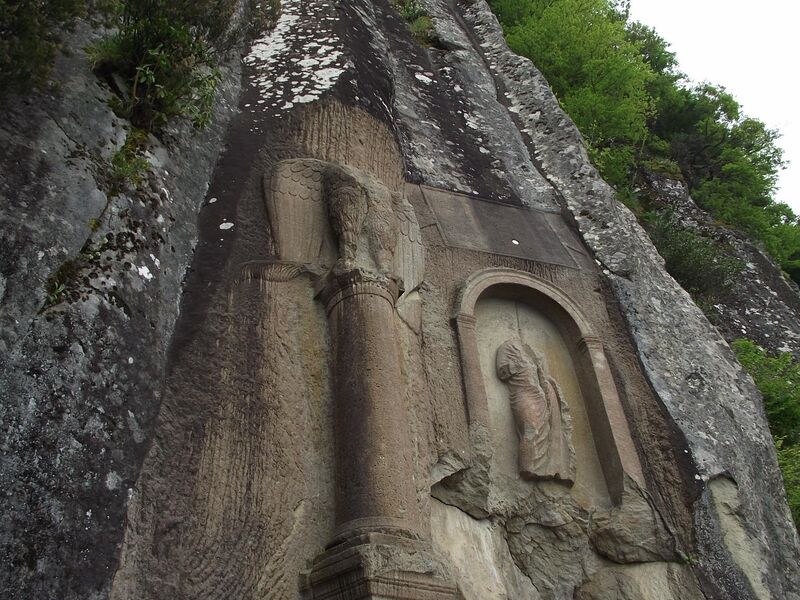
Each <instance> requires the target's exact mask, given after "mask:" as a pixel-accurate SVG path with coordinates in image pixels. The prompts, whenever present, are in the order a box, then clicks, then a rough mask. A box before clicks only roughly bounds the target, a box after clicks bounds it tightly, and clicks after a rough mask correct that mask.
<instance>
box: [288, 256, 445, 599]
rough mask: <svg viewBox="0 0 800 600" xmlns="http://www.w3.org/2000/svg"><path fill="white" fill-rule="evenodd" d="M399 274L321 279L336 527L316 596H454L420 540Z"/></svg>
mask: <svg viewBox="0 0 800 600" xmlns="http://www.w3.org/2000/svg"><path fill="white" fill-rule="evenodd" d="M397 295H398V286H397V284H396V282H395V280H394V279H391V278H387V277H384V276H380V275H377V274H374V273H370V272H366V271H364V270H362V269H358V268H356V269H352V270H349V271H344V270H340V269H336V268H334V269H333V270H332V271H331V272H329V273H328V275H326V276H325V277H324V278H323V279H322V280H321V281H320V283H319V284H318V296H319V298H320V300H322V301H323V302H324V303H325V306H326V309H327V313H328V325H329V327H330V332H331V342H332V345H333V348H332V350H333V360H332V365H333V377H334V391H335V400H334V401H335V407H334V429H335V440H336V441H335V443H336V530H335V534H334V539H333V541H332V542H331V544H330V545H329V547H328V550H327V551H325V552H324V553H323V554H321V555H320V556H318V557H317V558H316V559H315V560H314V565H313V567H312V569H311V571H310V573H309V574H308V575H307V577H306V580H305V582H304V587H305V589H306V590H307V595H308V597H309V598H311V599H313V600H318V599H330V600H344V599H348V600H350V599H364V600H370V599H374V600H390V599H396V600H401V599H402V600H455V598H456V597H457V588H456V586H455V585H454V584H452V583H451V582H450V580H449V577H448V574H447V571H446V569H445V568H444V567H443V565H442V564H441V563H440V562H439V561H438V560H437V559H436V558H435V557H434V556H433V554H432V552H431V548H430V544H429V542H428V541H427V540H424V539H423V537H422V533H421V530H422V528H421V527H420V520H419V519H420V517H419V514H418V509H417V503H416V498H415V489H416V488H415V485H414V476H413V474H414V473H413V463H412V450H411V448H412V446H411V443H412V440H411V435H410V431H409V424H408V421H409V416H408V410H407V408H406V406H405V402H404V398H403V382H402V377H401V370H400V356H399V351H398V344H397V339H396V336H395V314H394V311H395V302H396V300H397Z"/></svg>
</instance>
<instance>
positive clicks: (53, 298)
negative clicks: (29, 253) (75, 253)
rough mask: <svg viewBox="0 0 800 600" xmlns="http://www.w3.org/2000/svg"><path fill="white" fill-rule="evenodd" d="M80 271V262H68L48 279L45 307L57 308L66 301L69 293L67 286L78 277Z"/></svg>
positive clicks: (73, 260)
mask: <svg viewBox="0 0 800 600" xmlns="http://www.w3.org/2000/svg"><path fill="white" fill-rule="evenodd" d="M79 269H80V261H79V260H75V259H71V260H67V261H64V262H63V263H61V265H60V266H59V267H58V269H56V270H55V272H54V273H53V274H52V275H50V277H48V278H47V281H46V283H45V292H46V294H47V299H46V301H45V307H50V306H55V305H56V304H58V303H59V302H61V301H62V300H63V299H64V297H65V296H66V293H67V285H68V284H69V282H70V281H71V280H72V279H73V278H74V277H75V276H76V274H77V273H78V270H79Z"/></svg>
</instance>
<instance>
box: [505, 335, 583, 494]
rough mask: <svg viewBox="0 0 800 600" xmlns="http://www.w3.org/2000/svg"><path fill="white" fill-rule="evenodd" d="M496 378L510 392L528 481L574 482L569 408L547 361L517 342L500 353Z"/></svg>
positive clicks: (522, 470) (522, 472)
mask: <svg viewBox="0 0 800 600" xmlns="http://www.w3.org/2000/svg"><path fill="white" fill-rule="evenodd" d="M496 364H497V376H498V377H499V378H500V380H501V381H503V382H505V384H506V385H507V386H508V389H509V392H510V401H511V411H512V412H513V414H514V422H515V424H516V428H517V435H518V438H519V453H518V456H519V460H518V464H519V473H520V476H521V477H523V478H524V479H555V480H559V481H563V482H565V483H569V484H570V485H572V483H573V482H574V481H575V450H574V448H573V446H572V424H571V421H570V416H569V407H568V406H567V403H566V402H565V401H564V397H563V395H562V394H561V389H560V388H559V386H558V383H557V382H556V380H555V379H553V378H552V377H551V376H550V374H549V373H548V371H547V365H546V363H545V360H544V358H543V357H542V356H541V355H539V354H537V353H536V352H535V351H534V350H533V349H532V348H531V347H530V346H528V345H527V344H525V343H524V342H522V341H521V340H519V339H510V340H507V341H505V342H503V343H502V344H501V345H500V347H499V348H498V349H497V358H496Z"/></svg>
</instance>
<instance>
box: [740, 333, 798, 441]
mask: <svg viewBox="0 0 800 600" xmlns="http://www.w3.org/2000/svg"><path fill="white" fill-rule="evenodd" d="M731 347H732V348H733V351H734V352H735V353H736V357H737V358H738V359H739V362H741V363H742V365H743V366H744V368H745V369H747V372H748V373H750V375H752V377H753V380H754V381H755V382H756V385H757V386H758V389H759V390H760V391H761V394H762V395H763V396H764V408H765V409H766V411H767V418H768V419H769V422H770V427H771V428H772V433H773V435H774V436H775V437H776V438H780V439H783V440H784V441H785V443H786V444H787V445H795V444H798V443H800V364H798V363H797V362H796V361H794V360H793V358H792V355H791V354H790V353H788V352H787V353H784V354H781V355H780V356H769V355H768V354H767V353H766V351H765V350H764V349H763V348H761V347H760V346H758V345H756V344H755V343H754V342H752V341H750V340H747V339H741V340H736V341H734V342H733V343H732V344H731Z"/></svg>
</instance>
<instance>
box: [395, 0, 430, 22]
mask: <svg viewBox="0 0 800 600" xmlns="http://www.w3.org/2000/svg"><path fill="white" fill-rule="evenodd" d="M392 6H393V7H394V9H395V10H396V11H397V12H398V14H399V15H400V16H401V17H403V18H404V19H405V20H406V21H408V22H409V23H411V22H413V21H416V20H417V19H419V18H420V17H427V16H428V13H427V11H426V10H425V7H424V6H423V5H422V2H420V1H419V0H392Z"/></svg>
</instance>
